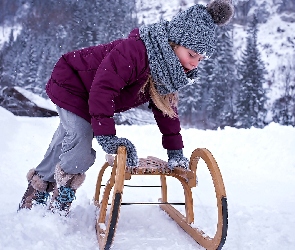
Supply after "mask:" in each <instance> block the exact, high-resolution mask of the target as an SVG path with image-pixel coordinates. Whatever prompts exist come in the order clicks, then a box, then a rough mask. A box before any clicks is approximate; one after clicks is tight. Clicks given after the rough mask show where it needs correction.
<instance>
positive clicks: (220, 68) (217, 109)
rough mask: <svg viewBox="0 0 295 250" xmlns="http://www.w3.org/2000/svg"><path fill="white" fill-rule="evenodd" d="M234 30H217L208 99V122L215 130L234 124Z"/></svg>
mask: <svg viewBox="0 0 295 250" xmlns="http://www.w3.org/2000/svg"><path fill="white" fill-rule="evenodd" d="M232 28H233V27H232V25H227V26H224V27H220V28H219V29H218V30H217V37H218V38H217V43H216V47H217V51H216V53H215V56H214V58H213V59H212V60H213V62H212V67H211V70H212V76H211V78H209V79H211V81H210V88H209V91H208V98H207V99H206V110H207V116H208V122H209V123H210V127H211V128H213V129H217V128H218V127H221V128H224V127H225V126H233V124H234V105H233V99H234V94H235V93H234V91H235V88H236V87H235V84H236V69H235V59H234V52H233V37H232V35H231V34H232Z"/></svg>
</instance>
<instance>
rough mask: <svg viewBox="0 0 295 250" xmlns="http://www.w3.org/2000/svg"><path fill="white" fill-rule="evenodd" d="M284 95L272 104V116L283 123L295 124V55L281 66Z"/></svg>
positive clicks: (275, 120)
mask: <svg viewBox="0 0 295 250" xmlns="http://www.w3.org/2000/svg"><path fill="white" fill-rule="evenodd" d="M280 72H281V74H280V75H281V78H282V79H281V81H282V82H283V83H284V85H283V86H284V89H283V95H282V96H281V97H280V98H278V99H277V100H275V102H274V103H273V106H272V118H273V121H274V122H277V123H279V124H281V125H292V126H295V56H294V55H293V58H289V59H287V60H286V62H285V65H282V66H281V67H280Z"/></svg>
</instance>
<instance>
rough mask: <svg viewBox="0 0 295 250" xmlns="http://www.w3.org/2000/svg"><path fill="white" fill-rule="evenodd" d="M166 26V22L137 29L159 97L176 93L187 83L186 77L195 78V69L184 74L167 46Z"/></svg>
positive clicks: (176, 58)
mask: <svg viewBox="0 0 295 250" xmlns="http://www.w3.org/2000/svg"><path fill="white" fill-rule="evenodd" d="M168 24H169V22H168V21H162V22H159V23H155V24H151V25H143V26H141V27H140V28H139V32H140V37H141V39H142V40H143V42H144V44H145V46H146V49H147V54H148V59H149V65H150V69H151V76H152V78H153V80H154V82H155V84H156V89H157V91H158V92H159V94H161V95H166V94H170V93H173V92H176V91H178V90H179V89H180V88H182V87H184V86H185V85H187V84H188V83H189V80H188V77H189V78H191V79H194V78H196V77H197V69H195V70H192V71H190V72H189V74H188V75H187V74H186V73H185V72H184V69H183V67H182V65H181V63H180V61H179V59H178V57H177V56H176V55H175V53H174V51H173V49H172V48H171V46H170V44H169V41H168V32H167V25H168Z"/></svg>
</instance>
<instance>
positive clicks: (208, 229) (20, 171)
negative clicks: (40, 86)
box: [0, 108, 295, 250]
mask: <svg viewBox="0 0 295 250" xmlns="http://www.w3.org/2000/svg"><path fill="white" fill-rule="evenodd" d="M58 123H59V119H58V117H52V118H30V117H17V116H14V115H12V114H11V113H10V112H8V111H6V110H5V109H3V108H0V124H1V125H0V126H1V133H0V137H1V142H2V143H1V144H0V150H1V155H0V161H1V167H0V178H1V190H0V200H1V203H0V221H1V227H0V242H1V247H0V249H9V250H18V249H22V250H34V249H36V250H37V249H38V250H39V249H43V250H52V249H62V250H63V249H65V250H66V249H71V250H73V249H87V250H89V249H90V250H96V249H97V250H98V249H99V248H98V243H97V238H96V232H95V218H96V215H95V214H96V207H95V206H94V204H93V200H92V199H93V196H94V192H95V185H96V178H97V175H98V172H99V170H100V167H101V166H102V165H103V163H104V161H105V154H104V152H103V151H102V149H101V148H100V147H99V146H98V144H97V142H96V141H95V140H94V141H93V147H94V148H95V150H96V151H97V159H96V162H95V164H94V165H93V166H92V167H91V168H90V169H89V170H88V171H87V177H86V180H85V182H84V183H83V185H82V187H81V188H80V189H78V191H77V193H76V197H77V198H76V200H75V201H74V202H73V205H72V209H71V213H70V216H69V217H66V218H65V217H61V216H59V215H57V214H52V213H51V212H50V211H48V210H46V208H44V207H37V206H36V207H34V208H33V209H32V210H22V211H20V212H17V208H18V203H19V202H20V200H21V197H22V195H23V193H24V191H25V189H26V186H27V181H26V173H27V172H28V170H29V169H31V168H34V167H36V165H37V164H38V163H39V162H40V160H41V159H42V157H43V155H44V153H45V150H46V149H47V146H48V144H49V142H50V140H51V136H52V134H53V132H54V130H55V128H56V127H57V125H58ZM117 134H118V136H122V137H126V138H128V139H130V140H131V141H132V142H133V143H134V144H135V145H136V147H137V150H138V155H139V156H140V157H147V156H148V155H151V156H155V157H158V158H161V159H163V160H166V151H165V150H164V149H163V148H162V146H161V134H160V132H159V130H158V128H157V126H156V125H154V124H151V125H144V126H138V125H133V126H117ZM182 135H183V140H184V144H185V148H184V153H185V155H186V156H187V157H189V156H190V154H191V153H192V151H193V150H194V149H196V148H207V149H209V150H210V151H211V152H212V154H213V155H214V157H215V158H216V161H217V162H218V165H219V168H220V170H221V173H222V176H223V180H224V184H225V189H226V193H227V199H228V212H229V217H228V218H229V229H228V236H227V240H226V243H225V245H224V248H223V249H228V250H232V249H239V250H243V249H245V250H246V249H247V250H248V249H251V250H256V249H257V250H260V249H268V250H277V249H284V250H288V249H294V246H295V235H294V230H293V229H294V225H295V210H294V207H295V155H294V147H295V128H293V127H288V126H280V125H278V124H274V123H271V124H270V125H269V126H267V127H265V128H264V129H255V128H251V129H235V128H230V127H226V128H225V129H224V130H217V131H209V130H207V131H204V130H197V129H183V130H182ZM104 181H105V182H106V181H107V179H106V178H104ZM126 183H127V184H130V185H159V178H158V177H157V176H151V177H148V176H138V177H137V176H133V177H132V179H131V180H130V181H126ZM126 183H125V184H126ZM198 183H199V185H198V187H197V188H194V189H193V198H194V206H195V221H194V224H193V225H195V226H198V227H200V228H201V229H203V231H205V233H206V234H208V235H210V236H212V235H213V234H214V232H215V229H216V204H215V203H216V199H215V194H214V189H213V185H212V182H211V179H210V175H209V172H208V170H207V169H206V166H205V165H204V164H201V166H198ZM160 196H161V194H160V189H158V188H130V187H125V189H124V194H123V202H132V201H134V202H157V200H158V198H160ZM168 199H169V201H171V202H183V190H182V187H181V185H180V184H179V183H178V182H177V181H176V180H174V179H172V178H171V179H168ZM179 207H180V209H183V207H182V206H179ZM112 249H113V250H118V249H120V250H127V249H128V250H138V249H141V250H150V249H151V250H152V249H153V250H154V249H156V250H166V249H167V250H168V249H169V250H170V249H173V250H174V249H186V250H192V249H203V248H202V247H200V246H199V245H198V244H197V243H196V242H195V241H194V240H192V239H191V238H190V237H189V236H188V235H187V234H186V233H185V232H184V231H183V230H182V229H180V228H179V227H178V226H177V224H176V223H175V222H174V221H173V220H172V219H170V218H169V217H168V216H167V215H166V214H165V213H164V212H163V211H162V210H161V209H160V208H159V207H158V206H157V205H133V206H122V208H121V212H120V217H119V223H118V228H117V232H116V235H115V240H114V246H113V248H112Z"/></svg>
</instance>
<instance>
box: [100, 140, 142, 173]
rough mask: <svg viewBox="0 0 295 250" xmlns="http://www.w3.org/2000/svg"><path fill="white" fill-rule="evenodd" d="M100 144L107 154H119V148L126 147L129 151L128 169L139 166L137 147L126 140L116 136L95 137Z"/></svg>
mask: <svg viewBox="0 0 295 250" xmlns="http://www.w3.org/2000/svg"><path fill="white" fill-rule="evenodd" d="M95 138H96V140H97V142H98V144H99V145H100V146H101V147H102V149H103V150H104V151H105V152H106V153H107V154H117V150H118V147H119V146H125V147H126V150H127V160H126V164H127V166H128V167H136V166H138V157H137V152H136V148H135V146H134V145H133V144H132V143H131V142H130V141H129V140H128V139H126V138H118V137H117V136H115V135H99V136H95Z"/></svg>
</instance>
